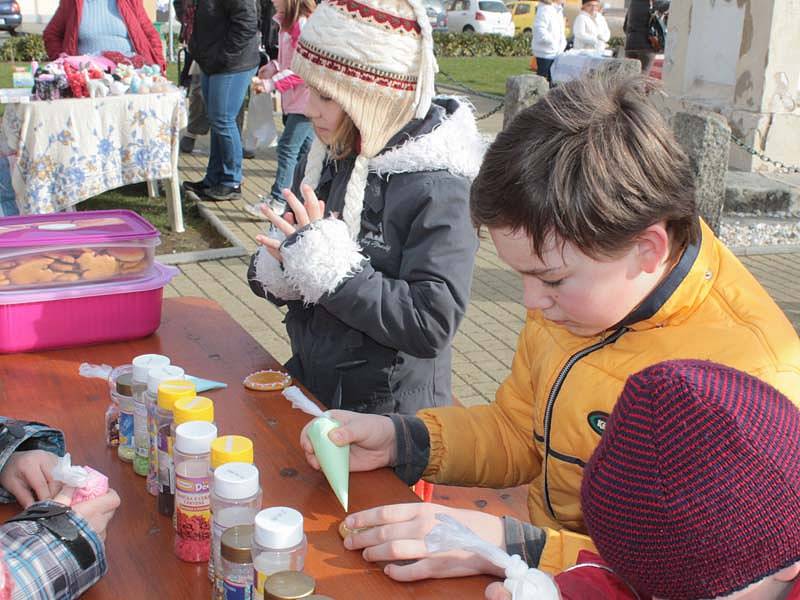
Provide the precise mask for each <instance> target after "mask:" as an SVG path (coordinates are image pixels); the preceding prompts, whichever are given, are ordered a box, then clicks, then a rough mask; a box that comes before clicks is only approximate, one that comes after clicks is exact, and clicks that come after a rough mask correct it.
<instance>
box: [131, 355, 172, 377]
mask: <svg viewBox="0 0 800 600" xmlns="http://www.w3.org/2000/svg"><path fill="white" fill-rule="evenodd" d="M166 366H169V358H168V357H166V356H164V355H163V354H140V355H139V356H137V357H136V358H134V359H133V380H134V381H142V382H146V381H147V372H148V371H149V370H150V369H157V368H161V367H166Z"/></svg>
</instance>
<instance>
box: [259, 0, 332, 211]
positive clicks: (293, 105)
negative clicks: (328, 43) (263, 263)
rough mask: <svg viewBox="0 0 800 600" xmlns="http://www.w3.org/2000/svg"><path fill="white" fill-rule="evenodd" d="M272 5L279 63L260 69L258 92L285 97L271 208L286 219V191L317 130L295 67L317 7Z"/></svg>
mask: <svg viewBox="0 0 800 600" xmlns="http://www.w3.org/2000/svg"><path fill="white" fill-rule="evenodd" d="M272 4H273V5H274V6H275V17H274V20H275V22H276V23H278V25H279V27H280V30H279V33H278V59H277V60H272V61H270V62H268V63H267V64H266V65H264V66H263V67H261V69H259V71H258V78H259V81H258V83H256V84H255V87H254V90H255V91H256V93H261V94H264V93H269V92H272V91H273V90H277V91H279V92H280V94H281V107H282V109H283V133H282V134H281V137H280V138H279V139H278V168H277V170H276V172H275V182H274V183H273V184H272V188H271V189H270V198H269V205H270V208H272V210H273V211H275V212H276V213H277V214H279V215H282V214H283V213H284V211H285V210H286V200H284V198H283V190H285V189H287V188H291V186H292V181H293V180H294V170H295V167H297V162H298V160H300V159H301V158H302V157H304V156H305V155H306V154H307V153H308V149H309V148H310V147H311V140H312V139H313V137H314V128H313V127H312V125H311V121H310V120H309V118H308V117H307V116H306V115H305V110H306V105H307V104H308V88H307V87H306V84H305V83H304V82H303V80H302V79H301V78H300V77H298V76H297V75H296V74H295V73H293V72H292V69H291V66H292V58H293V57H294V52H295V48H296V47H297V42H298V41H299V39H300V33H301V32H302V30H303V27H304V26H305V24H306V21H307V20H308V17H309V16H310V15H311V13H312V12H314V9H315V8H316V7H317V5H316V3H315V2H314V0H272ZM247 212H249V213H250V214H254V215H255V216H261V217H263V214H262V213H261V210H260V208H259V207H258V206H249V207H248V211H247Z"/></svg>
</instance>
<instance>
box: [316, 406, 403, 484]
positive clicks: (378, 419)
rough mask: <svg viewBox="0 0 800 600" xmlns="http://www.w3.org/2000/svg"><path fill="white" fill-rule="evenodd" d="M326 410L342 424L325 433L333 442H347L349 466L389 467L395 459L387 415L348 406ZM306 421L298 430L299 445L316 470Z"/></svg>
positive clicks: (391, 425) (392, 427)
mask: <svg viewBox="0 0 800 600" xmlns="http://www.w3.org/2000/svg"><path fill="white" fill-rule="evenodd" d="M326 414H328V415H330V416H331V418H333V419H336V420H337V421H339V423H341V424H342V426H341V427H337V428H336V429H334V430H333V431H331V432H330V433H329V434H328V437H329V438H330V439H331V441H332V442H333V443H334V444H336V445H337V446H344V445H345V444H350V470H351V471H372V470H374V469H380V468H382V467H389V466H391V465H393V464H394V461H395V434H394V425H393V424H392V420H391V419H390V418H389V417H383V416H380V415H365V414H361V413H357V412H350V411H349V410H329V411H328V412H327V413H326ZM310 425H311V423H310V422H309V424H308V425H306V426H305V427H304V428H303V431H302V432H301V433H300V446H301V447H302V448H303V451H304V452H305V453H306V460H307V461H308V464H310V465H311V466H312V467H314V468H315V469H317V470H319V468H320V467H319V461H318V460H317V457H316V456H315V455H314V447H313V446H312V445H311V440H310V439H309V438H308V428H309V426H310Z"/></svg>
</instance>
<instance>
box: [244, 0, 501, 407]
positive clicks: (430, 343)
mask: <svg viewBox="0 0 800 600" xmlns="http://www.w3.org/2000/svg"><path fill="white" fill-rule="evenodd" d="M414 2H416V0H409V1H405V0H400V1H399V2H397V3H396V5H395V6H394V7H393V8H394V10H396V14H395V13H393V14H395V18H394V19H393V20H391V21H390V22H388V23H387V24H386V25H385V26H382V27H376V26H375V23H374V21H373V20H372V19H374V18H375V15H376V14H377V15H378V16H380V15H381V14H382V13H380V12H379V9H380V7H373V6H372V5H366V4H365V5H359V6H360V7H361V8H359V7H353V6H351V5H348V4H347V3H344V2H342V3H333V2H331V3H328V2H323V3H322V4H320V5H319V7H318V8H317V9H316V10H315V11H314V13H313V14H312V15H311V16H310V17H309V19H308V22H307V23H306V25H305V27H304V28H303V30H302V33H301V34H300V38H299V41H298V43H297V48H296V51H295V54H294V59H293V61H292V73H293V75H295V76H297V77H300V78H302V79H303V81H304V82H305V83H306V85H308V88H309V92H310V93H309V100H308V104H307V106H306V110H305V114H306V115H307V116H308V118H309V119H310V120H311V122H312V125H313V127H314V131H315V134H316V137H315V139H314V141H313V143H312V145H311V149H310V151H309V154H308V157H307V159H306V161H305V164H300V165H299V166H298V167H297V169H296V171H295V173H296V177H295V195H292V194H290V193H287V192H286V191H284V197H285V198H286V199H287V200H288V201H289V207H290V209H291V213H292V220H288V219H287V220H285V219H283V218H281V217H280V216H279V215H278V214H277V213H275V211H274V210H271V209H269V208H262V210H264V214H265V215H266V216H267V217H268V218H269V219H270V220H271V221H272V223H273V225H274V226H275V227H276V229H277V232H278V234H280V235H277V234H276V235H274V236H273V237H271V238H269V237H266V236H257V237H256V240H257V241H258V242H259V243H260V244H261V245H262V247H261V248H260V249H259V251H258V252H257V253H256V254H255V255H254V256H253V259H252V261H251V266H250V269H249V272H248V280H249V282H250V287H251V288H252V290H253V292H254V293H256V294H257V295H260V296H264V297H267V298H268V299H269V300H271V301H272V302H273V303H275V304H278V305H286V306H287V307H288V312H287V314H286V319H285V323H286V330H287V332H288V334H289V339H290V342H291V345H292V357H291V358H290V360H289V361H288V362H287V363H286V368H287V369H288V371H289V373H290V374H291V375H292V376H293V377H295V378H296V379H297V380H299V381H300V382H302V383H303V384H304V385H305V386H306V387H308V389H310V390H311V391H312V392H313V393H314V395H315V396H316V397H317V398H318V399H319V400H320V401H321V402H322V403H323V404H325V405H326V406H328V407H331V408H347V409H350V410H354V411H359V412H364V413H378V414H382V413H387V412H400V413H404V414H413V413H414V412H416V411H417V410H419V409H421V408H426V407H431V406H442V405H448V404H450V403H451V402H452V390H451V372H452V365H451V358H452V340H453V337H454V336H455V333H456V330H457V329H458V326H459V324H460V323H461V320H462V318H463V316H464V312H465V311H466V308H467V304H468V302H469V292H470V284H471V281H472V268H473V265H474V260H475V251H476V249H477V245H478V240H477V236H476V232H475V229H474V227H473V225H472V223H471V221H470V215H469V187H470V181H471V179H472V178H474V177H475V175H477V173H478V170H479V167H480V162H481V158H482V156H483V151H484V147H485V146H484V143H483V141H482V138H481V136H480V134H479V133H478V130H477V125H476V123H475V117H474V115H473V112H472V110H471V108H470V107H469V106H467V105H465V104H462V103H460V102H459V101H458V100H455V99H452V98H435V99H434V97H433V96H434V87H433V84H434V75H435V70H436V59H435V58H434V56H433V52H432V50H433V40H432V35H431V29H430V25H429V24H428V21H427V17H426V15H425V11H424V10H415V5H414ZM416 8H417V9H419V6H417V7H416ZM420 17H422V18H424V19H425V20H424V21H423V22H421V21H419V20H418V19H419V18H420ZM342 40H347V43H342ZM320 49H322V50H320ZM320 53H324V60H321V59H320V58H319V56H320ZM301 178H302V181H303V185H302V186H299V189H298V185H297V184H298V183H299V181H300V179H301ZM301 194H302V197H303V198H304V199H305V205H303V204H301V203H300V202H299V201H298V200H297V199H296V197H295V196H300V195H301ZM317 198H321V199H324V200H325V207H324V212H323V211H322V209H321V207H320V205H319V203H318V201H317ZM292 223H294V224H296V225H297V226H298V227H299V228H298V229H295V225H293V224H292ZM283 236H285V241H284V242H283V243H281V241H280V238H281V237H283Z"/></svg>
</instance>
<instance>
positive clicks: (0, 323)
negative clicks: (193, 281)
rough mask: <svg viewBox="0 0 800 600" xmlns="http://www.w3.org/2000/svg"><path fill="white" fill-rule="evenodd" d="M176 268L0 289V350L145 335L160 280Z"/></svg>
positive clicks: (152, 321) (151, 326) (153, 321)
mask: <svg viewBox="0 0 800 600" xmlns="http://www.w3.org/2000/svg"><path fill="white" fill-rule="evenodd" d="M177 273H178V269H176V268H175V267H165V266H163V265H160V264H158V263H154V264H153V266H152V267H151V268H150V269H149V270H148V271H147V273H146V274H144V275H142V276H140V277H138V278H137V279H133V280H127V281H110V282H106V283H97V284H88V285H82V286H72V287H53V288H38V289H33V290H19V291H13V290H12V291H7V292H6V291H0V353H4V354H8V353H11V352H30V351H32V350H44V349H48V348H67V347H70V346H85V345H88V344H100V343H104V342H114V341H121V340H132V339H136V338H140V337H145V336H147V335H150V334H151V333H153V332H154V331H155V330H156V329H158V325H159V323H160V321H161V297H162V294H163V291H164V286H165V285H166V284H167V283H169V281H170V280H171V279H172V278H173V277H174V276H175V275H176V274H177Z"/></svg>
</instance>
